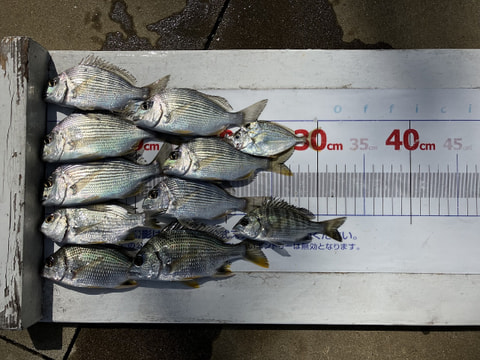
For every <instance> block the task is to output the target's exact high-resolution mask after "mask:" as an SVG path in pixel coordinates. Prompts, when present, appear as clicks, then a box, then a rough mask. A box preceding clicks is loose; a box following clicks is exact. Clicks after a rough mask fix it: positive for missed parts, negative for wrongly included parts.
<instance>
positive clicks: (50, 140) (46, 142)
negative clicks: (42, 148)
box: [43, 134, 53, 145]
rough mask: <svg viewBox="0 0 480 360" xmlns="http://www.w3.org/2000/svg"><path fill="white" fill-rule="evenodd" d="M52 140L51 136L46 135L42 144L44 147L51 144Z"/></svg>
mask: <svg viewBox="0 0 480 360" xmlns="http://www.w3.org/2000/svg"><path fill="white" fill-rule="evenodd" d="M52 140H53V136H52V135H51V134H48V135H47V136H45V139H44V140H43V143H44V144H45V145H48V144H50V143H51V142H52Z"/></svg>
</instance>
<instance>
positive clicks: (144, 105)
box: [140, 100, 153, 110]
mask: <svg viewBox="0 0 480 360" xmlns="http://www.w3.org/2000/svg"><path fill="white" fill-rule="evenodd" d="M152 106H153V101H151V100H148V101H144V102H143V103H142V105H140V108H141V109H142V110H148V109H151V108H152Z"/></svg>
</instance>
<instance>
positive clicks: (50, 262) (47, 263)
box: [45, 255, 55, 267]
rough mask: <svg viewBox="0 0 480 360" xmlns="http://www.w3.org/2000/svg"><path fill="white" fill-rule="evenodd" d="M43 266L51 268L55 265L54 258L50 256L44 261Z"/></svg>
mask: <svg viewBox="0 0 480 360" xmlns="http://www.w3.org/2000/svg"><path fill="white" fill-rule="evenodd" d="M45 265H47V267H52V266H53V265H55V258H54V257H53V255H50V256H49V257H48V258H47V260H45Z"/></svg>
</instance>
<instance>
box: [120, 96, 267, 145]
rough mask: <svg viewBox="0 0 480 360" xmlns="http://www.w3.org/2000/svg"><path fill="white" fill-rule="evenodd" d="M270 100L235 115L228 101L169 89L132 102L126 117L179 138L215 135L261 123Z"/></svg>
mask: <svg viewBox="0 0 480 360" xmlns="http://www.w3.org/2000/svg"><path fill="white" fill-rule="evenodd" d="M266 104H267V100H262V101H259V102H257V103H255V104H253V105H251V106H249V107H247V108H245V109H243V110H240V111H238V112H232V107H231V106H230V104H229V103H228V102H227V100H226V99H224V98H222V97H219V96H212V95H207V94H204V93H201V92H199V91H196V90H193V89H165V90H163V91H161V92H159V93H157V94H155V95H153V96H152V97H150V98H149V99H148V100H145V101H139V102H135V103H130V104H129V105H128V106H127V107H126V108H125V113H124V114H125V116H126V117H128V118H129V119H132V120H133V121H134V122H135V123H136V124H137V125H138V126H141V127H144V128H148V129H151V130H154V131H159V132H163V133H169V134H177V135H201V136H207V135H214V134H217V133H220V132H221V131H222V130H224V129H226V128H227V127H228V126H230V125H237V126H241V125H243V124H244V123H248V122H251V121H255V120H257V118H258V116H259V115H260V113H261V112H262V111H263V109H264V108H265V105H266Z"/></svg>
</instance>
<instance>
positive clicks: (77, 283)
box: [41, 245, 137, 288]
mask: <svg viewBox="0 0 480 360" xmlns="http://www.w3.org/2000/svg"><path fill="white" fill-rule="evenodd" d="M131 265H132V258H130V257H129V256H127V255H125V254H124V253H123V252H122V251H120V250H118V249H116V248H112V247H105V246H95V245H90V246H82V245H65V246H63V247H61V248H60V249H58V250H57V251H56V252H55V253H54V254H52V255H50V256H49V257H48V258H47V259H46V260H45V264H44V267H43V270H42V274H41V275H42V276H43V277H44V278H47V279H50V280H53V281H55V282H58V283H61V284H65V285H70V286H74V287H82V288H122V287H135V286H136V285H137V283H136V282H135V281H133V280H131V279H130V277H129V269H130V267H131Z"/></svg>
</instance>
